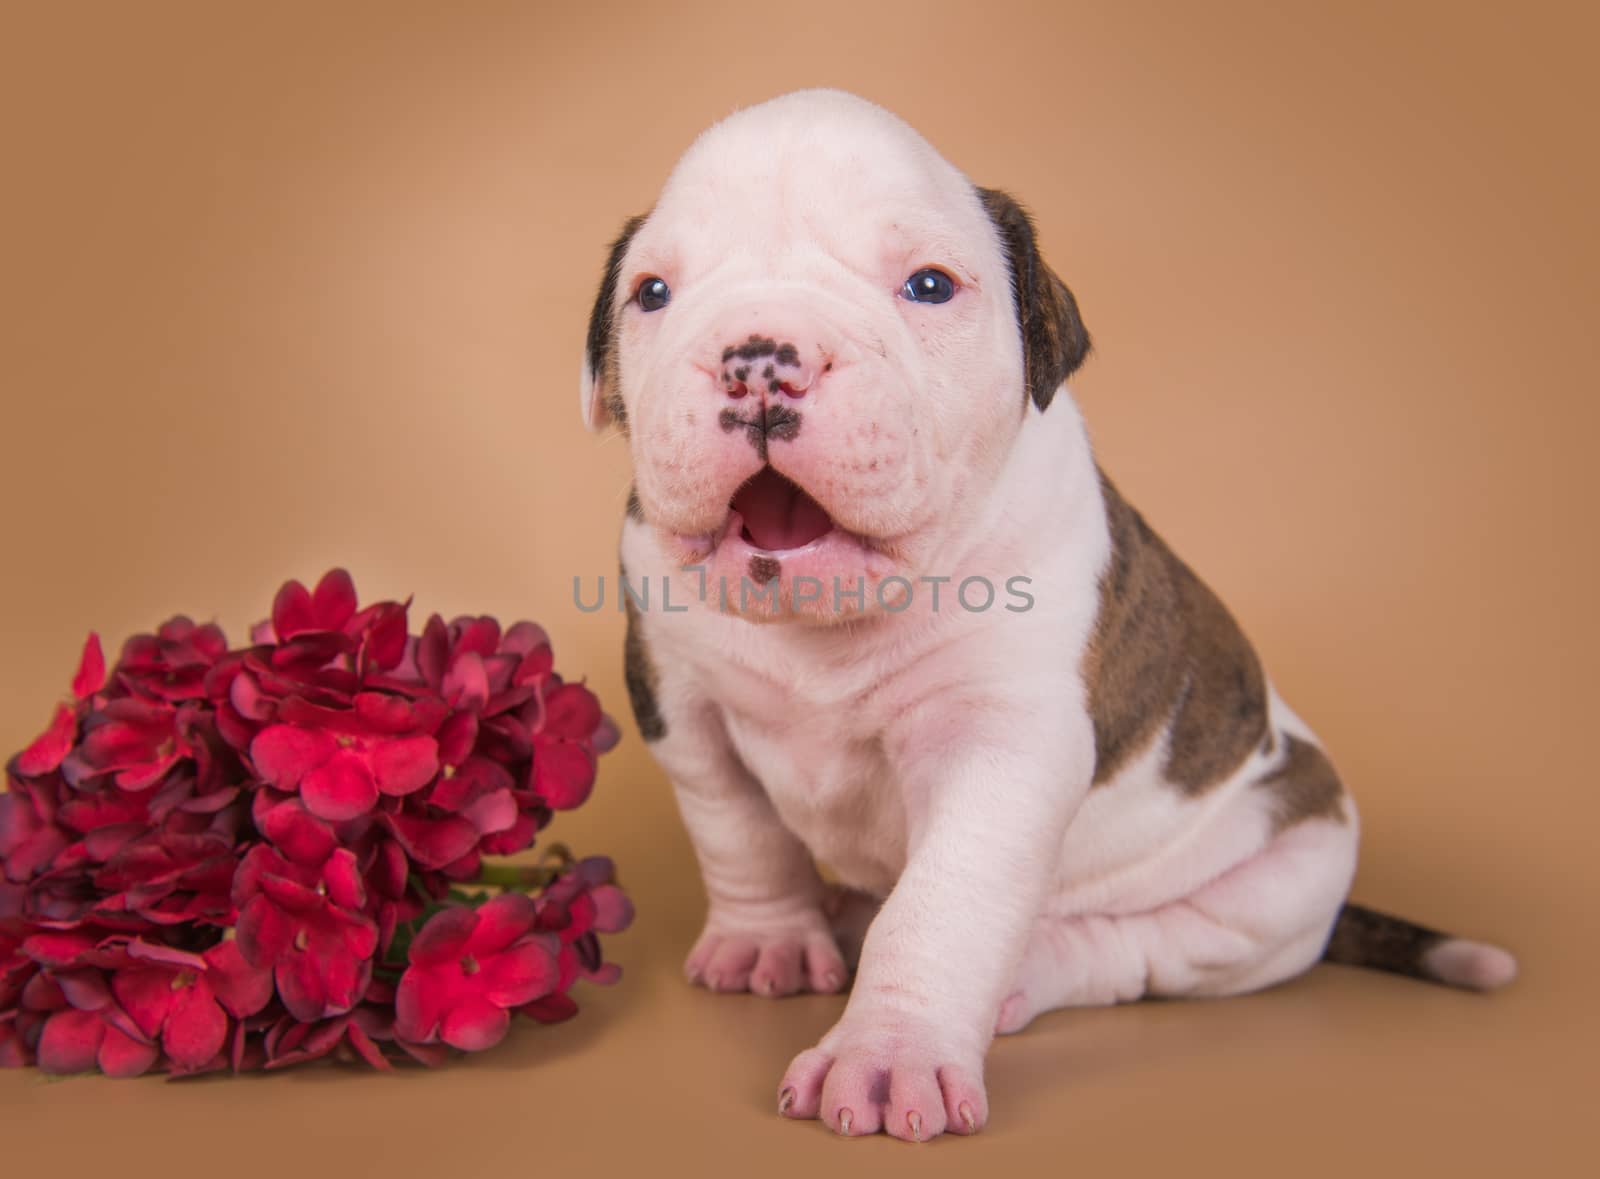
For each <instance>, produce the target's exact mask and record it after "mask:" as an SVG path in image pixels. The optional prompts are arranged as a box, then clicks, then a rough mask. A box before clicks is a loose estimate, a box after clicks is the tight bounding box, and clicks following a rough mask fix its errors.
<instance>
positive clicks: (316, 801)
mask: <svg viewBox="0 0 1600 1179" xmlns="http://www.w3.org/2000/svg"><path fill="white" fill-rule="evenodd" d="M268 731H269V732H270V731H271V730H268ZM430 740H431V739H430ZM300 797H301V798H303V799H304V800H305V804H306V809H307V810H309V811H310V812H311V813H312V814H314V815H316V816H317V817H318V818H320V819H327V820H329V821H330V822H334V823H342V822H344V821H345V820H346V819H355V818H359V817H360V816H362V815H364V814H366V813H367V812H368V811H370V810H371V809H372V808H373V807H374V806H375V805H377V802H378V784H377V783H376V782H375V781H374V780H373V776H372V771H371V770H370V769H369V768H368V767H367V762H366V759H365V758H363V757H362V756H361V755H360V754H358V753H356V752H355V751H354V750H353V749H341V750H339V751H338V752H337V753H335V754H334V755H333V756H332V757H330V758H329V759H328V760H327V761H325V762H323V764H322V765H320V766H318V767H317V768H316V769H314V770H312V771H311V772H310V773H309V774H307V775H306V776H305V777H304V778H303V779H302V780H301V782H300Z"/></svg>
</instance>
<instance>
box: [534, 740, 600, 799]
mask: <svg viewBox="0 0 1600 1179" xmlns="http://www.w3.org/2000/svg"><path fill="white" fill-rule="evenodd" d="M594 771H595V765H594V757H593V755H592V754H590V752H589V751H588V750H587V749H585V748H584V747H583V746H582V745H578V744H575V743H572V742H567V741H557V742H553V743H545V742H541V743H540V744H539V748H538V751H537V752H536V753H535V754H534V757H533V788H534V790H535V791H536V792H537V793H538V794H539V795H540V797H542V798H543V799H544V800H545V801H546V802H548V803H549V804H550V805H551V806H552V807H553V808H554V809H556V810H558V811H559V810H570V809H571V808H572V807H575V806H579V805H581V804H582V803H583V801H584V800H585V799H587V798H588V797H589V791H590V790H592V789H593V788H594Z"/></svg>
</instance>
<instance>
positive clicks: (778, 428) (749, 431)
mask: <svg viewBox="0 0 1600 1179" xmlns="http://www.w3.org/2000/svg"><path fill="white" fill-rule="evenodd" d="M800 421H801V418H800V411H799V410H797V409H790V408H789V407H788V406H787V405H769V406H767V407H766V409H765V410H763V411H762V413H761V416H760V417H750V418H745V417H740V416H739V411H738V410H736V409H725V410H723V411H722V412H721V413H719V414H718V415H717V425H719V426H721V427H722V432H723V433H724V434H731V433H733V432H734V431H735V430H738V429H743V430H744V431H745V436H746V437H747V438H749V440H750V445H751V446H753V447H755V450H756V454H757V455H758V456H759V457H760V459H761V461H762V462H766V461H767V443H768V442H769V441H771V440H772V439H774V438H776V439H778V440H779V441H780V442H790V441H793V440H794V438H795V437H797V436H798V435H799V433H800Z"/></svg>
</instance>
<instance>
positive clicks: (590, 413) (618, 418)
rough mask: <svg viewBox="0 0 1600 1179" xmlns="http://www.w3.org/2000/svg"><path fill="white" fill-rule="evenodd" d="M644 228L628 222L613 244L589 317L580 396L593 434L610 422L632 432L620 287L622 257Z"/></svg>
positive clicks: (638, 222)
mask: <svg viewBox="0 0 1600 1179" xmlns="http://www.w3.org/2000/svg"><path fill="white" fill-rule="evenodd" d="M643 224H644V218H643V217H630V218H628V220H627V223H626V224H625V225H623V227H622V232H621V233H620V234H618V235H617V240H616V241H614V242H612V243H611V253H610V254H609V255H608V256H607V258H606V271H605V275H604V276H603V277H602V278H601V279H600V292H599V293H598V294H597V295H596V296H595V299H594V310H593V311H592V312H591V313H590V314H589V339H588V343H587V345H586V346H585V348H584V352H583V376H582V377H581V379H580V381H579V386H578V392H579V395H580V400H581V403H582V409H583V423H584V425H586V426H588V427H589V429H591V430H599V429H602V428H603V427H604V426H605V424H606V423H607V422H610V421H615V422H616V423H617V424H618V425H619V426H621V427H622V428H623V429H624V430H626V429H627V428H628V415H627V412H626V411H625V410H624V409H623V407H622V393H621V390H620V389H618V388H617V339H616V330H615V329H616V315H617V283H618V281H619V280H620V279H621V277H622V256H623V255H624V254H626V253H627V252H628V243H629V242H631V241H632V240H633V235H634V234H635V233H637V232H638V231H639V226H641V225H643Z"/></svg>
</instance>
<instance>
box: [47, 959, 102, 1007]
mask: <svg viewBox="0 0 1600 1179" xmlns="http://www.w3.org/2000/svg"><path fill="white" fill-rule="evenodd" d="M56 985H57V986H59V987H60V988H61V993H62V994H63V995H65V996H66V999H67V1002H68V1003H70V1004H72V1006H74V1007H76V1008H77V1009H78V1010H79V1011H99V1010H100V1008H102V1007H104V1006H105V1005H106V1004H107V1003H109V1002H111V989H110V988H109V987H107V986H106V980H105V976H103V975H102V974H101V973H100V972H99V971H98V970H94V969H92V968H90V969H86V970H62V971H58V972H57V974H56Z"/></svg>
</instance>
